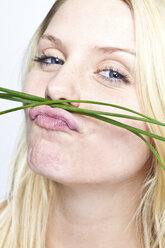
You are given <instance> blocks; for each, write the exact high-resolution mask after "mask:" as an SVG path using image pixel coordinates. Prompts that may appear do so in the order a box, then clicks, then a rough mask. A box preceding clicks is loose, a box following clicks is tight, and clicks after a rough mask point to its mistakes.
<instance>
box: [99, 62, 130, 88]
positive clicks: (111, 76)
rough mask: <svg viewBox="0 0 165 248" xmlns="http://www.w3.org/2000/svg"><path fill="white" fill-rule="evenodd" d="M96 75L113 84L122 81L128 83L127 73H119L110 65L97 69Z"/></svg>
mask: <svg viewBox="0 0 165 248" xmlns="http://www.w3.org/2000/svg"><path fill="white" fill-rule="evenodd" d="M97 73H98V76H99V77H101V78H102V79H103V80H105V81H109V82H110V83H113V84H121V83H122V82H124V83H125V84H129V83H130V81H129V80H128V75H127V74H124V73H119V72H118V70H114V68H113V67H112V66H110V67H106V69H103V70H101V69H98V70H97Z"/></svg>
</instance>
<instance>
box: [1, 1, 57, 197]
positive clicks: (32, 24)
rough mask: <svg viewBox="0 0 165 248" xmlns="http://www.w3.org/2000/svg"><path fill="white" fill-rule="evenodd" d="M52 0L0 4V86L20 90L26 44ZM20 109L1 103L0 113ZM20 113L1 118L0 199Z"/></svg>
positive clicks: (21, 111)
mask: <svg viewBox="0 0 165 248" xmlns="http://www.w3.org/2000/svg"><path fill="white" fill-rule="evenodd" d="M54 2H55V1H54V0H28V1H27V0H26V1H25V0H14V1H12V0H1V1H0V86H1V87H4V88H10V89H13V90H20V89H21V79H20V73H21V63H22V58H23V55H24V52H25V49H26V47H27V46H28V43H29V41H30V39H31V37H32V36H33V34H34V32H35V30H36V29H37V27H38V26H39V24H40V23H41V22H42V20H43V19H44V17H45V16H46V14H47V12H48V11H49V9H50V8H51V6H52V5H53V4H54ZM17 106H21V104H20V103H15V102H10V101H6V100H0V111H1V110H5V109H8V108H14V107H17ZM23 120H24V114H23V110H19V111H18V112H13V113H9V114H6V115H0V198H4V197H5V192H6V183H7V173H8V168H9V163H10V161H11V157H12V155H13V152H14V148H15V146H16V143H17V140H18V137H19V134H20V133H19V129H20V127H21V125H22V122H23Z"/></svg>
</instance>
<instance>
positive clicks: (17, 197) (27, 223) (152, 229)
mask: <svg viewBox="0 0 165 248" xmlns="http://www.w3.org/2000/svg"><path fill="white" fill-rule="evenodd" d="M65 1H66V0H57V1H56V2H55V4H54V5H53V6H52V8H51V10H50V12H49V13H48V15H47V16H46V18H45V19H44V20H43V22H42V23H41V25H40V26H39V28H38V30H37V31H36V33H35V35H34V37H33V39H32V41H31V44H30V46H29V49H28V53H27V54H28V56H27V54H26V57H27V58H28V59H27V60H26V62H25V63H24V64H25V65H26V66H25V72H24V75H25V77H26V75H27V73H28V72H29V71H30V70H31V68H32V67H33V60H32V58H34V55H35V54H36V49H37V44H38V41H39V39H40V37H41V35H42V34H43V33H44V31H45V30H46V28H47V26H48V25H49V23H50V21H51V19H52V17H53V16H54V14H55V13H56V11H57V10H58V9H59V7H60V6H61V5H62V4H63V3H64V2H65ZM124 2H125V3H126V4H128V6H129V7H130V9H131V11H132V14H133V17H134V24H135V35H136V54H137V55H136V85H137V91H138V96H139V101H140V103H141V106H142V109H143V113H144V114H146V115H148V116H150V117H153V118H155V119H157V120H160V121H162V122H165V110H164V109H165V108H164V106H165V98H164V95H163V93H164V92H165V66H164V61H165V34H164V33H165V32H164V27H165V2H164V0H138V1H137V0H124ZM147 127H148V129H149V131H151V132H153V133H156V134H158V135H161V136H163V137H164V136H165V130H164V128H163V127H161V126H157V125H153V124H148V125H147ZM25 130H26V127H25V125H24V128H23V131H22V136H21V139H20V141H19V144H18V147H17V150H16V155H15V158H14V163H13V164H12V165H11V169H10V173H9V178H12V180H11V183H9V184H10V185H9V190H8V193H7V196H6V200H5V201H3V202H2V203H1V204H0V247H1V248H45V247H46V227H47V220H48V214H49V206H50V202H51V199H52V196H53V187H54V182H53V181H51V180H49V179H47V178H44V177H42V176H40V175H36V174H35V173H33V171H31V170H30V169H29V167H28V165H27V144H26V137H25ZM152 144H153V145H154V147H155V149H156V150H157V152H158V153H159V155H160V157H161V160H162V162H163V163H164V164H165V145H164V143H163V142H161V141H156V140H152ZM150 163H151V170H150V171H149V173H148V176H147V178H146V180H145V183H144V185H142V199H141V202H140V205H139V206H138V208H137V211H136V213H135V216H134V218H135V219H136V221H137V228H138V229H139V231H140V232H141V233H142V235H143V239H144V245H145V247H146V248H150V247H152V248H163V247H165V172H164V170H163V169H162V167H161V166H160V165H159V164H158V162H157V160H156V159H155V158H154V156H153V155H152V157H151V161H150Z"/></svg>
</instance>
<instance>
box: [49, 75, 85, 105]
mask: <svg viewBox="0 0 165 248" xmlns="http://www.w3.org/2000/svg"><path fill="white" fill-rule="evenodd" d="M74 80H75V79H74ZM76 84H77V82H76ZM76 84H74V82H73V80H72V79H71V78H69V76H68V77H61V78H60V76H55V77H53V78H52V79H51V80H50V81H49V82H48V84H47V87H46V90H45V98H47V99H51V100H80V92H79V89H78V87H76V86H75V85H76ZM65 104H68V105H72V106H73V107H76V108H78V107H79V105H80V103H79V102H71V103H65Z"/></svg>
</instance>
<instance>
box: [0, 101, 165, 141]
mask: <svg viewBox="0 0 165 248" xmlns="http://www.w3.org/2000/svg"><path fill="white" fill-rule="evenodd" d="M50 102H51V101H47V103H50ZM43 104H45V102H42V103H34V104H29V105H25V106H22V107H18V108H14V109H9V110H5V111H2V112H0V115H2V114H6V113H9V112H13V111H17V110H20V109H25V108H29V107H34V106H38V105H43ZM54 106H55V104H54ZM56 107H61V106H59V104H57V105H56ZM79 110H80V109H77V113H79V112H78V111H79ZM81 114H84V115H87V116H91V117H95V118H96V119H99V120H103V121H105V122H109V123H110V124H113V125H115V126H118V127H122V128H125V129H127V130H129V131H133V132H138V133H142V134H144V135H147V136H149V137H152V138H155V139H158V140H161V141H165V138H164V137H162V136H159V135H156V134H153V133H149V132H146V131H144V130H141V129H138V128H135V127H132V126H129V125H126V124H123V123H121V122H118V121H115V120H113V119H111V118H107V117H103V116H100V115H97V114H93V113H90V114H89V113H85V111H83V112H81Z"/></svg>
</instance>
